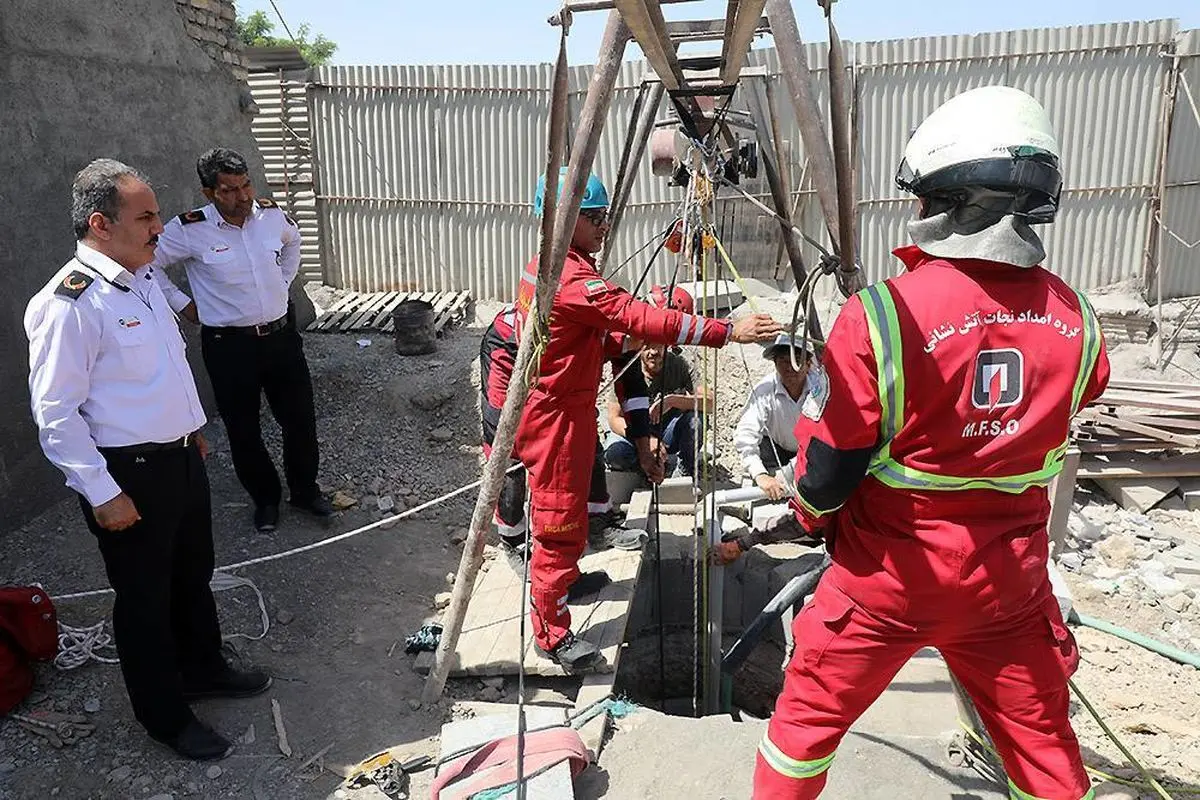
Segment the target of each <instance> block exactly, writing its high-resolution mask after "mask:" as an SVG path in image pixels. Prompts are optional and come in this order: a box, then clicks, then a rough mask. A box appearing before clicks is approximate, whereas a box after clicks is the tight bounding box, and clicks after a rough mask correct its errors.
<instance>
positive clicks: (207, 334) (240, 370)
mask: <svg viewBox="0 0 1200 800" xmlns="http://www.w3.org/2000/svg"><path fill="white" fill-rule="evenodd" d="M200 348H201V351H202V352H203V354H204V366H205V367H206V368H207V369H208V376H209V378H210V379H211V380H212V386H213V394H215V395H216V399H217V411H218V412H220V414H221V419H222V420H224V422H225V430H226V431H227V432H228V433H229V450H230V454H231V455H232V456H233V469H234V471H235V472H236V473H237V476H238V480H239V481H241V482H242V486H244V487H245V488H246V491H247V492H249V494H250V497H251V498H252V499H253V500H254V503H255V505H260V506H261V505H278V504H279V501H280V498H281V494H282V491H281V488H280V484H279V473H278V472H276V471H275V464H274V463H273V462H272V461H271V455H270V453H268V452H267V447H266V445H265V444H263V439H262V425H261V422H260V419H261V418H260V413H261V412H260V409H261V398H262V396H263V395H264V394H265V395H266V397H267V405H268V406H270V408H271V413H272V415H274V417H275V421H276V422H278V423H279V427H280V429H281V431H282V433H283V469H284V473H285V474H286V475H287V484H288V491H290V492H291V496H292V501H293V502H296V503H307V502H310V501H312V500H313V499H315V498H316V496H317V462H318V453H317V419H316V410H315V408H314V406H313V389H312V376H311V375H310V374H309V372H308V362H307V361H306V360H305V358H304V345H303V342H302V341H301V339H300V333H299V332H298V331H297V330H296V327H295V325H294V324H293V323H291V322H289V323H288V326H287V327H286V328H283V329H281V330H278V331H276V332H274V333H271V334H268V335H266V336H253V335H248V334H241V333H229V332H223V331H220V330H218V329H213V328H202V329H201V331H200Z"/></svg>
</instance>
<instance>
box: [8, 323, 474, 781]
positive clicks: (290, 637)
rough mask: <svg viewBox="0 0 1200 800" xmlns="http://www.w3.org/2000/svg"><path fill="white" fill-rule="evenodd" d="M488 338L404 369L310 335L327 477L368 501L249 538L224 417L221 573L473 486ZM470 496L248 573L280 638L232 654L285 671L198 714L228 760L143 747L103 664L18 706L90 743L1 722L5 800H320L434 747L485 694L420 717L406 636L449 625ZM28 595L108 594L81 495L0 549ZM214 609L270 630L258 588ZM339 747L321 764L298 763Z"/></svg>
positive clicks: (215, 440)
mask: <svg viewBox="0 0 1200 800" xmlns="http://www.w3.org/2000/svg"><path fill="white" fill-rule="evenodd" d="M479 333H480V331H479V330H478V329H467V330H461V329H460V330H453V331H451V332H449V334H448V335H447V336H446V337H445V338H444V339H442V340H440V342H439V348H438V352H437V353H435V354H432V355H428V356H417V357H402V356H398V355H396V354H395V352H394V351H393V350H392V349H391V346H390V345H391V343H390V340H389V339H388V338H387V337H384V336H382V335H378V334H375V335H368V336H366V337H363V338H367V339H370V340H371V343H370V345H368V346H360V344H359V343H358V339H359V338H360V337H359V336H357V335H318V334H310V335H308V336H306V338H305V349H306V352H307V354H308V359H309V364H310V367H311V369H312V373H313V379H314V387H315V390H316V397H317V409H318V423H317V424H318V433H319V438H320V442H321V455H322V466H321V481H322V483H323V484H324V485H325V487H326V488H327V489H329V490H330V491H338V492H341V493H342V494H343V495H344V496H346V497H347V498H352V499H354V500H355V501H356V502H355V503H354V505H353V506H351V507H350V508H349V509H347V510H345V511H343V512H342V513H340V514H339V515H337V517H336V518H335V519H334V520H332V521H331V522H330V523H329V524H328V525H322V524H321V523H319V522H317V521H315V520H312V519H310V518H307V517H305V516H302V515H298V514H293V513H290V511H289V509H287V507H286V506H285V507H284V509H283V519H282V524H281V526H280V529H279V530H278V531H277V532H275V533H273V534H269V535H264V534H258V533H256V532H254V530H253V527H252V524H251V520H250V515H251V508H250V506H249V505H248V503H247V498H246V496H245V494H244V492H243V491H242V489H241V487H240V486H239V485H238V484H237V482H236V479H235V478H234V476H233V470H232V465H231V462H230V460H229V452H228V446H227V444H226V440H225V437H224V434H223V430H222V427H221V425H220V422H219V421H217V422H214V423H212V424H210V426H209V431H208V434H209V438H210V441H211V443H212V445H213V453H212V454H211V455H210V460H209V473H210V477H211V480H212V485H213V500H214V539H215V543H216V550H217V563H218V564H228V563H233V562H236V561H240V560H243V559H247V558H253V557H256V556H261V555H265V554H268V553H274V552H279V551H282V550H286V549H288V548H291V547H294V546H297V545H302V544H307V543H309V542H312V541H316V540H318V539H321V538H324V537H327V536H330V535H332V534H335V533H338V532H342V531H346V530H350V529H352V528H355V527H358V526H361V525H363V524H366V523H368V522H372V521H375V520H377V519H380V518H381V517H383V516H385V514H384V513H383V512H381V511H380V510H379V499H380V498H387V497H390V498H391V501H392V504H393V505H394V507H395V508H397V509H402V508H405V507H412V506H414V505H416V504H417V503H419V502H423V501H425V500H428V499H431V498H433V497H435V496H437V495H440V494H442V493H444V492H446V491H448V490H449V489H452V488H456V487H458V486H461V485H463V484H465V483H469V482H471V481H473V480H475V479H476V478H477V477H478V454H479V446H478V442H477V439H478V434H477V432H476V430H477V422H476V400H475V397H476V389H475V388H474V385H473V383H472V381H473V380H474V379H473V377H472V371H473V370H474V368H475V359H476V354H477V352H478V342H479ZM264 426H265V429H266V431H267V441H268V443H269V446H270V447H271V448H272V450H273V451H274V452H275V453H276V463H280V459H279V455H278V453H279V440H278V435H277V429H276V428H275V426H274V423H273V422H272V421H270V420H269V418H267V417H265V416H264ZM473 502H474V495H473V494H471V493H468V494H467V495H465V496H463V497H461V498H458V499H456V500H453V501H450V502H448V503H446V504H444V505H441V506H438V507H437V508H435V509H431V510H429V511H427V512H423V513H422V514H421V515H419V516H418V517H417V518H409V519H406V520H403V521H400V522H399V523H396V524H394V525H393V526H391V527H389V528H388V529H386V530H377V531H374V532H371V533H367V534H365V535H363V536H361V537H358V538H354V539H351V540H349V541H346V542H342V543H339V544H337V545H334V546H332V547H328V548H323V549H320V550H316V551H313V552H309V553H305V554H302V555H298V556H294V557H291V558H288V559H285V560H280V561H275V562H272V563H268V564H263V565H261V566H255V567H250V568H246V569H243V570H240V572H239V574H241V575H243V576H245V577H249V578H251V579H252V580H253V581H254V582H255V583H256V584H257V586H258V587H259V589H260V590H261V591H262V592H263V594H264V596H265V599H266V607H267V610H268V612H269V614H270V617H271V630H270V633H269V634H268V635H267V636H266V637H265V638H264V639H262V640H261V641H250V642H247V641H245V640H238V642H237V651H238V654H239V657H240V658H241V659H243V660H244V661H245V662H247V663H251V664H255V665H260V666H262V667H264V668H267V669H269V670H270V671H271V672H273V673H274V674H275V675H276V684H275V686H274V688H273V689H272V690H271V692H269V693H268V694H267V695H265V696H262V697H258V698H253V699H250V700H244V701H218V702H209V703H203V704H200V705H198V706H197V713H198V714H199V716H200V717H201V718H202V719H204V720H206V721H208V722H209V723H210V724H212V725H214V727H216V728H217V729H218V730H220V731H222V732H223V733H225V734H226V735H228V736H230V737H234V738H238V739H241V742H240V743H239V744H238V745H237V748H236V751H235V753H234V755H233V756H232V757H230V758H229V759H226V760H225V761H223V762H221V763H220V764H216V765H198V764H193V763H190V762H186V761H183V760H181V759H178V758H176V757H175V756H174V754H173V753H171V752H170V751H169V750H167V749H165V748H163V747H160V746H159V745H157V744H156V743H154V742H153V741H151V740H149V739H148V738H147V737H146V736H145V735H144V734H143V733H142V731H141V729H140V728H139V726H138V725H137V723H136V721H135V720H134V719H133V716H132V713H131V711H130V709H129V706H128V701H127V699H126V698H125V694H124V687H123V685H122V683H121V677H120V673H119V671H118V670H117V668H116V667H115V666H107V665H100V664H95V663H92V664H88V665H87V666H84V667H82V668H80V669H77V670H74V671H71V672H65V673H64V672H58V671H56V670H53V669H50V668H44V669H41V670H40V671H39V675H38V684H37V687H36V691H35V694H34V695H33V696H32V697H31V698H30V699H29V700H28V701H27V702H26V704H25V706H24V707H23V709H22V710H30V709H51V708H52V709H56V710H59V711H64V712H70V713H78V714H85V715H86V716H87V717H88V718H89V721H90V722H92V723H93V724H95V726H96V731H95V733H93V734H92V735H91V736H90V737H89V738H87V739H84V740H82V741H81V742H79V743H78V744H75V745H72V746H69V747H67V748H64V749H62V750H55V749H53V748H52V747H49V746H48V745H47V744H46V742H45V740H42V739H40V738H39V737H37V736H34V735H32V734H30V733H28V732H27V731H25V730H24V729H23V728H21V727H19V726H18V725H16V724H14V723H13V722H12V721H11V720H7V721H5V722H4V723H3V725H2V727H0V798H3V800H25V799H26V798H28V799H29V800H33V799H34V798H37V800H41V799H42V798H47V797H64V798H71V799H72V800H73V799H74V798H85V797H86V798H96V799H97V800H100V799H101V798H114V799H115V798H122V800H124V799H125V798H155V800H164V798H165V797H168V796H169V797H173V798H180V797H202V798H212V799H213V800H217V799H218V798H221V799H223V798H230V799H232V798H255V800H259V798H288V799H289V800H290V799H291V798H322V797H326V796H327V795H328V794H329V793H330V792H331V791H333V789H334V788H335V787H336V785H337V783H338V782H339V780H340V778H338V777H336V776H335V775H334V773H333V771H334V770H338V769H341V768H343V767H344V766H345V765H347V764H353V763H356V762H358V761H359V760H361V759H363V758H366V757H368V756H370V755H373V754H375V753H377V752H379V751H381V750H384V749H386V748H390V747H396V748H399V751H400V752H402V753H404V754H405V755H406V756H407V755H417V754H423V753H428V754H434V753H436V740H434V739H433V738H431V737H434V736H436V734H437V732H438V730H439V729H440V726H441V724H442V721H443V719H444V718H445V717H446V716H447V715H448V714H449V708H450V706H449V702H450V701H451V700H452V699H453V698H454V697H456V696H475V695H476V694H478V692H479V689H480V686H479V685H478V684H477V683H476V682H474V681H469V682H452V683H451V685H450V686H449V687H448V693H447V694H448V697H449V699H448V700H445V701H443V703H442V704H440V705H438V706H435V707H433V708H422V707H420V704H419V702H418V701H417V699H416V698H418V697H419V695H420V689H421V686H422V682H423V678H422V677H421V676H419V675H417V674H415V673H414V672H413V671H412V668H411V661H412V657H411V656H407V655H405V654H404V646H403V639H404V637H405V636H407V635H408V634H410V633H413V632H414V631H416V630H417V628H419V627H420V625H421V624H422V622H423V621H424V620H425V619H426V618H427V617H429V616H430V615H432V614H434V613H435V612H434V610H433V608H432V603H433V598H434V597H435V596H436V595H437V594H438V593H440V592H444V591H446V590H447V589H448V588H449V586H448V584H447V575H448V573H452V572H453V571H454V570H455V569H456V568H457V565H458V558H459V555H460V552H461V548H460V547H458V546H457V545H456V540H458V539H459V535H457V532H458V531H461V530H462V529H463V528H464V527H465V526H466V525H467V523H468V522H469V515H470V509H471V507H472V504H473ZM384 505H385V506H386V505H387V501H386V500H385V501H384ZM30 582H40V583H42V584H44V585H45V586H46V587H47V589H48V590H49V591H50V592H51V593H52V594H62V593H67V592H74V591H79V590H84V589H91V588H98V587H103V586H105V580H104V574H103V567H102V563H101V561H100V558H99V555H98V554H97V553H96V551H95V544H94V542H92V541H91V537H90V535H89V534H88V532H87V530H86V529H85V528H84V526H83V523H82V521H81V519H80V516H79V509H78V506H77V505H75V503H74V502H73V501H72V500H69V499H64V500H63V501H62V502H60V503H58V504H56V505H55V506H53V507H52V508H50V509H49V510H48V511H47V512H46V513H44V514H42V515H41V516H40V517H38V518H37V519H35V520H33V521H31V522H30V523H29V524H27V525H25V526H23V527H22V528H20V529H18V530H15V531H12V532H10V533H8V534H6V535H5V536H4V537H3V538H2V539H0V585H3V584H9V583H15V584H22V583H30ZM218 606H219V608H220V613H221V616H222V622H223V626H224V630H225V632H226V633H233V632H246V633H257V632H258V631H259V630H260V629H261V622H260V620H259V613H258V608H257V603H256V601H255V599H254V596H253V593H252V592H251V591H250V590H248V589H238V590H235V591H230V592H223V593H220V594H218ZM110 610H111V606H110V600H109V599H107V598H100V599H98V600H91V601H77V602H69V603H64V604H61V606H60V608H59V615H60V618H61V619H62V621H63V622H64V623H66V624H69V625H75V626H82V625H90V624H92V623H95V622H96V621H98V620H100V619H102V618H106V617H107V616H108V615H109V613H110ZM397 642H399V645H398V646H397ZM271 699H275V700H277V701H278V702H279V703H280V706H281V709H282V712H283V718H284V722H285V726H286V731H287V736H288V739H289V741H290V744H291V747H292V749H293V751H294V752H293V755H292V757H291V758H286V759H285V758H283V757H282V756H281V755H280V753H279V750H278V747H277V743H276V736H275V732H274V728H273V723H272V717H271V705H270V701H271ZM85 709H94V711H90V712H89V711H86V710H85ZM251 732H252V733H251ZM251 738H252V739H253V740H252V741H251ZM327 746H331V747H330V749H329V750H327V751H326V752H325V754H324V756H323V757H322V759H321V760H320V761H319V762H318V763H317V764H314V765H310V766H308V767H306V768H305V769H303V770H299V769H298V768H299V767H300V766H301V765H302V764H303V763H304V762H305V761H307V760H308V759H309V758H310V757H311V756H313V755H315V754H317V753H318V752H320V751H322V750H323V749H324V748H326V747H327ZM322 764H323V765H324V767H325V768H326V769H325V770H324V771H323V770H321V769H320V766H321V765H322ZM424 780H425V779H424V778H418V780H417V781H415V782H414V787H417V786H420V785H422V782H423V781H424ZM363 796H364V797H366V796H369V795H368V794H366V793H363ZM414 796H421V795H420V794H416V795H414Z"/></svg>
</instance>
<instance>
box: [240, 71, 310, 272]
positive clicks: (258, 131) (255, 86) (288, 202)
mask: <svg viewBox="0 0 1200 800" xmlns="http://www.w3.org/2000/svg"><path fill="white" fill-rule="evenodd" d="M248 82H249V84H250V93H251V96H252V97H253V98H254V102H255V104H256V105H258V114H256V115H255V117H254V123H253V125H252V131H253V133H254V140H255V142H256V143H257V144H258V150H259V152H260V153H261V154H262V157H263V163H264V165H265V167H266V170H267V175H266V178H267V187H268V188H269V189H270V190H271V195H272V196H273V197H274V198H275V201H276V202H277V203H279V204H280V205H282V206H283V207H284V208H285V209H286V210H287V212H288V213H289V214H290V215H291V216H292V218H293V219H295V220H296V222H297V224H298V225H299V226H300V234H301V236H303V241H304V244H303V246H302V249H301V251H300V275H301V277H302V278H303V279H304V280H306V281H309V280H317V281H319V280H323V279H324V277H325V274H324V272H323V271H322V269H321V265H322V264H323V263H324V259H322V257H321V251H320V242H321V235H320V225H319V224H318V222H317V193H316V189H315V187H314V184H313V173H314V169H313V159H312V144H311V141H312V128H311V126H310V125H309V117H308V71H307V70H305V69H300V70H295V69H293V70H286V69H276V70H264V71H259V72H251V73H250V75H249V78H248Z"/></svg>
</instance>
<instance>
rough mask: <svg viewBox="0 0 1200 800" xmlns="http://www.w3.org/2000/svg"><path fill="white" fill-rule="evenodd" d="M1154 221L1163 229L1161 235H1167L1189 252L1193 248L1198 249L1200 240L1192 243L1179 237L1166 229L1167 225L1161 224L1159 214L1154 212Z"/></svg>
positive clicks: (1161, 220) (1161, 219)
mask: <svg viewBox="0 0 1200 800" xmlns="http://www.w3.org/2000/svg"><path fill="white" fill-rule="evenodd" d="M1154 219H1155V220H1156V221H1157V222H1158V227H1160V228H1162V229H1163V233H1165V234H1167V235H1168V236H1170V237H1171V238H1172V239H1174V240H1175V241H1177V242H1179V243H1180V244H1181V245H1183V246H1184V247H1185V248H1187V249H1188V250H1191V249H1192V248H1194V247H1200V239H1197V240H1196V241H1194V242H1189V241H1187V240H1186V239H1184V238H1183V237H1182V236H1180V235H1179V234H1178V233H1176V232H1175V231H1173V230H1171V229H1170V228H1168V227H1167V223H1165V222H1163V218H1162V213H1161V212H1155V214H1154Z"/></svg>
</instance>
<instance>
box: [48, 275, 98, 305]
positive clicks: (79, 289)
mask: <svg viewBox="0 0 1200 800" xmlns="http://www.w3.org/2000/svg"><path fill="white" fill-rule="evenodd" d="M95 282H96V279H95V278H93V277H92V276H91V275H88V274H87V273H86V272H80V271H79V270H77V269H73V270H71V271H70V272H68V273H67V277H65V278H63V279H62V281H61V282H60V283H59V284H58V286H55V287H54V293H55V294H56V295H58V296H59V297H66V298H70V299H71V300H78V299H79V296H80V295H82V294H83V293H84V292H86V291H87V288H88V287H89V286H91V285H92V284H93V283H95Z"/></svg>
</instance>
